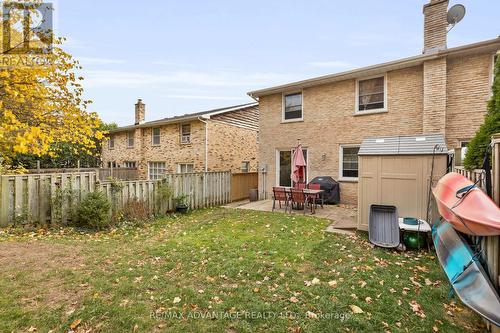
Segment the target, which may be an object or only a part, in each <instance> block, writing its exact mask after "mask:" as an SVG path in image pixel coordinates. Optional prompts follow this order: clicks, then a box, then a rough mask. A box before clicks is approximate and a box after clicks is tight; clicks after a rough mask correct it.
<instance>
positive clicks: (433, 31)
mask: <svg viewBox="0 0 500 333" xmlns="http://www.w3.org/2000/svg"><path fill="white" fill-rule="evenodd" d="M447 10H448V0H431V1H430V2H429V3H428V4H426V5H424V17H425V21H424V52H423V53H424V54H433V53H438V52H439V51H442V50H445V49H446V34H447V27H448V22H447V20H446V14H447ZM423 67H424V68H423V69H424V73H423V74H424V91H423V93H424V96H423V97H424V99H423V117H422V130H423V133H424V134H429V133H441V134H443V135H446V85H447V60H446V56H443V57H440V58H436V59H432V60H427V61H425V62H424V66H423Z"/></svg>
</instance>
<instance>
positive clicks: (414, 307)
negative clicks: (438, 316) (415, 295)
mask: <svg viewBox="0 0 500 333" xmlns="http://www.w3.org/2000/svg"><path fill="white" fill-rule="evenodd" d="M408 304H409V305H410V307H411V310H412V311H413V313H415V314H416V315H417V316H419V317H420V318H425V313H424V311H423V310H422V307H421V306H420V304H418V303H417V301H411V302H410V303H408Z"/></svg>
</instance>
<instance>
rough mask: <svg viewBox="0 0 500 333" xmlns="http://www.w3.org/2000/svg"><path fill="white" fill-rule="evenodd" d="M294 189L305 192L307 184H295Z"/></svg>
mask: <svg viewBox="0 0 500 333" xmlns="http://www.w3.org/2000/svg"><path fill="white" fill-rule="evenodd" d="M294 188H296V189H299V190H303V189H305V188H306V183H295V186H294Z"/></svg>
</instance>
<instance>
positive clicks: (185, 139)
mask: <svg viewBox="0 0 500 333" xmlns="http://www.w3.org/2000/svg"><path fill="white" fill-rule="evenodd" d="M180 131H181V143H190V142H191V124H182V125H181V126H180Z"/></svg>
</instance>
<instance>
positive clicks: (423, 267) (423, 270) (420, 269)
mask: <svg viewBox="0 0 500 333" xmlns="http://www.w3.org/2000/svg"><path fill="white" fill-rule="evenodd" d="M415 268H416V269H418V270H419V271H421V272H424V273H428V272H429V270H428V269H427V267H425V266H418V265H417V266H415Z"/></svg>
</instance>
